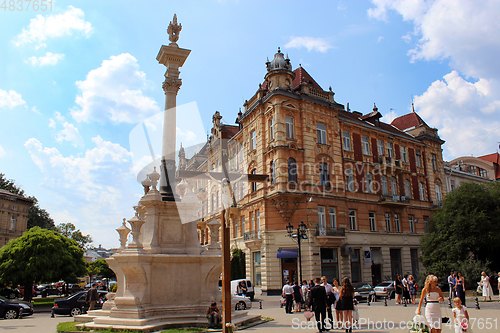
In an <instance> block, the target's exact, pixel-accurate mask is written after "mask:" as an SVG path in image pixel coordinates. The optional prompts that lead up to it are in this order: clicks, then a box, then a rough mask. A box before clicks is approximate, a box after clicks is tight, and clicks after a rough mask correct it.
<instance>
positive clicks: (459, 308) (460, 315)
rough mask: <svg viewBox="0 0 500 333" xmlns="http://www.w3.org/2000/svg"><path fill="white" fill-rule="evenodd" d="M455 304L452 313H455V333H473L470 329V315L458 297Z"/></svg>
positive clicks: (454, 301) (454, 300)
mask: <svg viewBox="0 0 500 333" xmlns="http://www.w3.org/2000/svg"><path fill="white" fill-rule="evenodd" d="M453 304H454V305H455V308H454V309H453V310H451V311H452V312H453V321H454V326H455V333H463V332H467V333H472V330H471V329H470V328H469V313H468V312H467V308H466V307H465V306H463V305H462V301H461V300H460V298H458V297H455V298H454V299H453ZM464 329H465V330H464Z"/></svg>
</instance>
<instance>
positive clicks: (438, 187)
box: [435, 184, 443, 205]
mask: <svg viewBox="0 0 500 333" xmlns="http://www.w3.org/2000/svg"><path fill="white" fill-rule="evenodd" d="M435 187H436V204H437V205H440V204H441V201H442V200H443V197H442V196H441V185H439V184H436V186H435Z"/></svg>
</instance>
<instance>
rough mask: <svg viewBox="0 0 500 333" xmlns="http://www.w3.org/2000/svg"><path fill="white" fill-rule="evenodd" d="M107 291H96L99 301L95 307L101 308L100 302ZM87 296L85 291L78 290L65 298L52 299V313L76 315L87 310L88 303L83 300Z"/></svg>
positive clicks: (103, 300)
mask: <svg viewBox="0 0 500 333" xmlns="http://www.w3.org/2000/svg"><path fill="white" fill-rule="evenodd" d="M107 293H108V292H107V291H98V294H99V299H101V300H102V303H101V302H97V304H96V306H95V309H96V310H98V309H102V304H103V303H104V302H105V301H106V294H107ZM86 296H87V291H80V292H78V293H76V294H74V295H71V296H69V297H67V298H60V299H56V300H55V301H54V306H53V307H52V313H53V314H57V315H70V316H78V315H80V314H82V313H85V312H87V310H88V309H89V305H88V304H87V303H86V302H85V298H86Z"/></svg>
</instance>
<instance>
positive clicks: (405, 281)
mask: <svg viewBox="0 0 500 333" xmlns="http://www.w3.org/2000/svg"><path fill="white" fill-rule="evenodd" d="M401 282H402V283H403V300H404V303H408V302H409V301H410V289H409V286H408V274H405V276H404V278H403V280H402V281H401Z"/></svg>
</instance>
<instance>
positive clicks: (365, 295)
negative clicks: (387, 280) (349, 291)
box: [354, 284, 375, 302]
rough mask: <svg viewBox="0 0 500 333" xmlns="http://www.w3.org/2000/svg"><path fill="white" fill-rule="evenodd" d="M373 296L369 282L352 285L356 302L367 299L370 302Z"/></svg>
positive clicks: (373, 292)
mask: <svg viewBox="0 0 500 333" xmlns="http://www.w3.org/2000/svg"><path fill="white" fill-rule="evenodd" d="M374 297H375V291H374V290H373V288H372V286H370V285H369V284H358V285H354V298H355V299H356V300H357V301H358V302H363V301H368V299H369V300H370V302H371V301H372V300H373V298H374Z"/></svg>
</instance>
